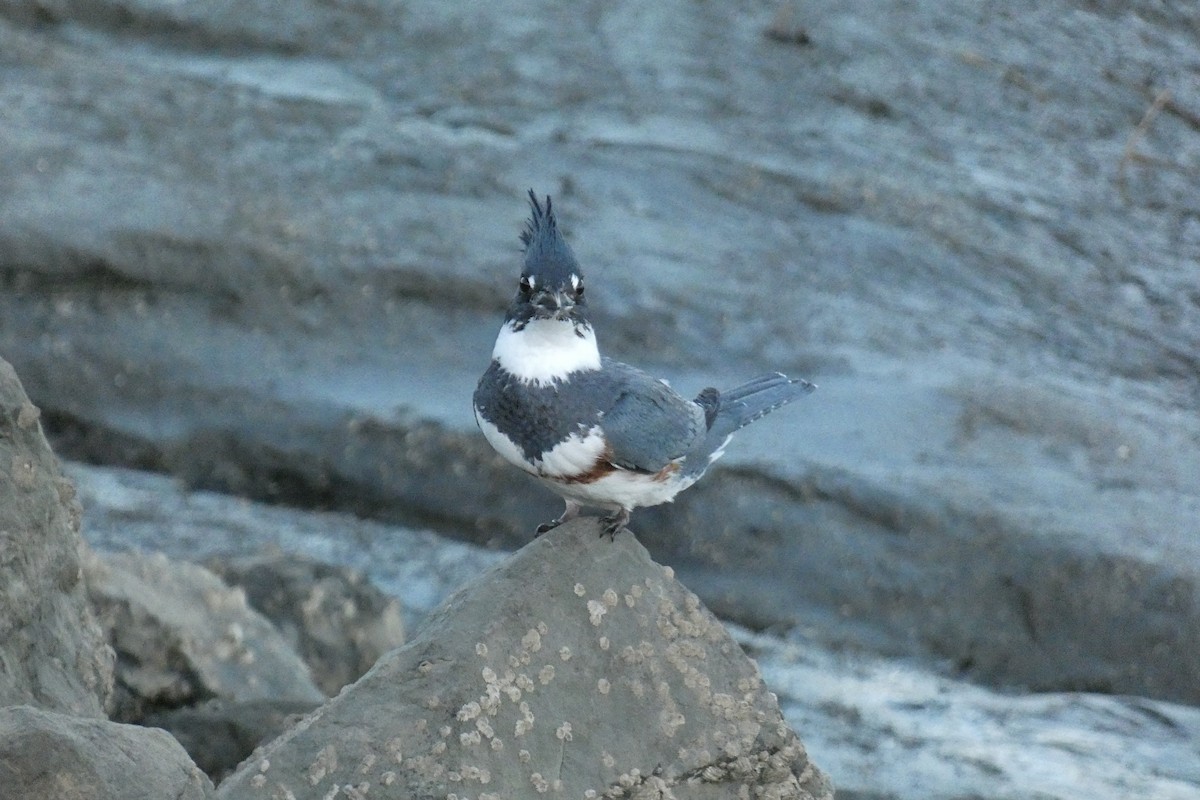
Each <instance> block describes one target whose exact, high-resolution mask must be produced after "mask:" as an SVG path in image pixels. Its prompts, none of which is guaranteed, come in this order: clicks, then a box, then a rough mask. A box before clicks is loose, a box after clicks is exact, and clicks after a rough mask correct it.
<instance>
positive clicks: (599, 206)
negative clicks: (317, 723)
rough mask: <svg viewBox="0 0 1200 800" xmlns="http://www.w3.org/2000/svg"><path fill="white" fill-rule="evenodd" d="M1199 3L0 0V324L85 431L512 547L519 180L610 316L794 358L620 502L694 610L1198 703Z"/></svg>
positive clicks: (722, 368) (1016, 679) (177, 461)
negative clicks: (698, 452)
mask: <svg viewBox="0 0 1200 800" xmlns="http://www.w3.org/2000/svg"><path fill="white" fill-rule="evenodd" d="M1194 6H1195V4H1194V3H1186V2H1176V3H1163V2H1160V1H1159V0H1131V1H1130V2H1125V3H1113V2H1094V3H1080V2H1078V1H1077V0H1018V1H1017V2H1014V3H1011V4H1007V5H1006V6H1005V7H1004V8H1002V9H1001V8H994V7H992V6H988V7H986V8H984V7H981V6H980V4H979V3H978V2H974V0H950V1H949V2H935V0H918V1H917V2H896V1H895V0H893V1H892V2H876V1H875V0H847V2H839V3H826V4H811V3H795V2H792V0H779V2H772V3H758V4H744V5H737V6H734V5H730V4H720V3H694V2H688V1H687V0H668V1H667V2H663V3H656V4H654V6H653V7H652V8H647V7H646V4H645V3H639V2H631V0H619V1H618V2H612V3H606V4H603V5H602V6H597V7H595V8H592V9H589V11H587V12H586V13H581V12H579V11H577V10H575V9H571V10H564V8H563V7H562V6H561V4H555V3H550V2H546V1H545V0H540V1H533V2H530V1H528V0H522V2H520V3H516V2H512V0H502V1H501V2H494V3H474V4H445V3H442V2H434V1H433V0H414V2H408V3H405V4H403V6H397V5H396V4H393V3H386V2H382V1H381V0H362V1H361V2H352V3H340V4H334V5H330V4H329V3H327V2H323V1H322V0H295V1H294V2H289V3H287V4H286V5H280V4H278V3H272V2H267V0H247V2H246V3H243V4H241V5H239V6H238V12H237V13H232V12H230V10H229V9H230V8H231V6H230V5H229V4H228V3H223V2H221V3H199V4H197V3H176V4H169V3H158V2H144V1H143V0H55V2H45V3H29V2H27V0H0V78H2V80H0V108H2V109H4V131H5V135H4V136H3V137H0V186H2V187H3V188H4V191H3V196H2V197H0V212H2V213H0V253H3V257H2V258H0V350H3V351H4V352H5V354H6V357H8V358H10V359H12V360H13V361H14V363H16V364H17V366H18V368H19V369H20V370H21V374H22V377H23V378H24V379H25V382H26V385H27V387H29V388H30V391H31V393H32V394H33V396H34V397H35V399H36V401H37V402H38V404H39V405H41V406H42V407H43V408H44V409H45V411H46V413H45V417H46V419H48V420H53V421H54V422H55V423H56V426H57V428H58V430H60V431H62V432H64V436H63V439H62V440H61V442H62V444H63V446H67V445H68V443H71V447H72V452H74V453H75V454H77V455H78V456H80V457H86V458H89V459H98V460H103V461H105V462H106V463H112V462H120V463H126V464H134V465H138V466H152V467H154V468H157V469H162V470H169V471H171V472H173V473H174V474H176V475H179V476H182V477H183V479H184V480H185V481H186V482H188V483H189V484H191V485H196V486H205V487H216V488H223V489H228V490H231V491H236V492H239V493H243V494H248V495H253V496H257V497H263V498H271V499H275V500H282V501H285V502H292V503H304V504H307V505H309V506H317V507H323V508H324V507H339V508H343V509H347V510H352V511H355V512H357V513H362V514H368V515H372V516H376V517H383V518H386V519H390V520H402V521H403V522H405V524H409V525H421V526H432V527H435V528H437V529H438V530H440V531H442V532H444V533H446V534H448V535H453V536H458V537H464V538H471V539H473V540H475V541H480V542H483V541H485V540H491V541H493V542H498V543H501V544H504V545H506V546H516V545H518V544H520V543H522V542H523V541H525V537H527V536H528V534H529V530H530V529H531V527H532V525H533V524H535V523H537V522H540V521H543V520H544V519H545V518H546V516H547V515H549V514H552V513H554V510H555V501H554V499H553V498H551V497H549V496H548V495H547V494H546V493H544V492H543V491H541V490H539V489H537V488H535V487H533V486H532V485H530V484H528V483H527V482H525V481H524V480H523V478H522V476H519V475H516V474H513V472H512V471H511V470H510V469H508V468H506V467H504V466H503V465H502V463H501V462H500V460H499V459H498V458H495V457H494V456H493V455H491V454H490V453H489V451H488V448H487V446H486V445H485V444H484V443H483V442H482V441H481V440H480V439H479V437H478V433H477V432H476V431H475V430H474V423H473V421H472V419H471V414H470V409H469V403H468V402H467V400H466V398H468V397H469V396H470V391H471V387H472V384H473V382H474V380H475V378H476V376H477V375H478V374H479V372H480V371H482V369H483V367H484V366H485V362H486V359H487V354H488V352H489V349H490V347H491V343H492V340H493V337H494V335H495V331H496V327H497V325H498V322H499V316H500V314H501V310H502V308H503V305H504V303H505V302H506V300H507V298H508V297H509V296H510V293H511V291H512V288H513V286H512V282H513V279H514V276H515V270H516V263H517V260H518V256H517V247H518V246H517V242H516V240H515V233H516V231H517V230H518V229H519V227H520V224H521V219H522V217H523V216H524V214H525V209H524V208H523V202H522V193H523V191H524V189H525V188H526V187H528V186H534V187H536V188H538V189H539V190H540V191H547V192H551V193H553V194H555V195H556V199H557V200H559V201H561V202H559V211H560V214H561V221H562V223H563V226H564V229H566V230H567V232H568V235H569V236H570V237H571V242H572V245H573V247H574V248H575V250H576V252H577V254H578V255H579V257H580V261H581V263H582V264H583V265H584V268H585V269H586V270H587V273H588V275H589V279H590V280H591V284H590V286H589V290H588V291H589V296H590V297H593V298H594V300H593V301H592V303H591V307H592V310H593V314H594V315H595V317H596V324H597V330H598V335H599V337H600V341H601V344H602V346H603V347H604V348H605V349H606V351H607V352H608V353H609V354H611V355H614V356H617V357H622V358H626V359H629V360H634V361H637V362H638V363H640V364H643V365H645V366H647V367H649V368H651V369H654V370H656V371H658V372H660V373H661V374H663V375H664V376H666V377H668V378H670V379H671V380H672V381H673V383H674V384H675V385H676V386H679V387H680V388H681V389H685V390H691V391H696V390H698V389H700V388H701V387H702V386H704V385H706V384H710V383H711V384H715V385H722V384H725V383H730V382H733V381H736V380H737V379H739V378H744V377H747V376H748V375H751V374H754V373H755V372H757V371H760V370H764V369H785V370H790V371H796V372H800V373H804V374H807V375H809V376H810V377H812V378H813V379H815V380H816V381H817V382H818V383H820V384H821V390H820V392H818V393H817V394H816V395H814V396H813V397H812V398H810V400H809V401H806V403H805V404H804V406H803V407H796V409H794V410H793V409H789V410H787V411H785V412H783V413H781V414H778V415H775V416H773V417H772V418H771V419H770V420H769V421H767V422H764V423H763V424H762V425H761V426H753V427H752V428H750V429H748V430H747V431H746V432H745V433H744V435H742V436H740V437H739V440H738V441H736V442H735V443H734V445H733V446H732V447H731V448H730V449H729V452H728V455H727V456H726V459H725V460H724V461H723V462H722V464H721V465H720V466H722V467H723V469H721V470H717V471H715V472H714V473H713V474H712V475H710V476H709V477H708V478H707V479H706V480H705V481H703V482H701V483H700V484H699V485H697V486H696V487H695V488H694V489H692V490H690V491H689V492H688V493H686V494H685V495H684V496H683V497H682V498H681V500H680V502H679V503H678V504H677V505H675V506H672V507H670V508H668V509H663V510H661V511H655V512H650V513H643V514H640V515H639V516H638V517H637V518H635V527H637V528H638V529H640V530H643V531H645V532H646V533H647V535H648V540H647V541H646V542H645V543H646V544H647V546H648V547H649V548H650V549H651V552H652V553H654V554H655V557H656V558H658V559H659V560H660V561H664V562H669V563H672V564H675V565H676V566H677V567H678V568H679V569H680V574H681V575H685V576H686V577H687V580H688V584H689V585H690V586H691V587H692V588H693V589H694V590H695V591H697V592H698V593H699V594H700V595H701V596H702V597H703V598H704V599H705V602H706V603H708V604H709V605H710V607H713V608H716V609H719V610H720V612H721V613H729V614H736V616H737V618H738V619H741V620H743V621H745V622H747V623H748V624H755V625H756V626H759V627H766V626H771V627H784V626H794V625H797V624H808V623H809V622H810V621H811V620H813V619H814V618H821V619H825V620H829V621H830V623H829V624H824V623H823V624H822V625H820V626H818V627H820V628H821V629H823V630H824V632H825V635H827V636H828V637H829V638H830V639H831V640H842V641H843V642H844V643H846V644H849V645H851V646H855V647H866V648H869V649H871V650H875V651H878V652H885V653H890V654H897V655H907V656H913V657H917V658H920V659H923V660H924V661H925V662H926V663H928V664H934V665H951V668H952V669H954V670H955V671H957V672H961V673H962V674H964V675H966V676H969V677H970V678H972V679H974V680H977V681H980V682H983V683H988V684H992V685H1012V684H1019V685H1024V686H1032V687H1036V688H1038V689H1046V690H1075V689H1102V690H1105V691H1112V692H1118V693H1138V694H1144V695H1150V696H1155V697H1159V698H1165V699H1176V700H1182V701H1186V702H1200V689H1197V687H1200V675H1198V674H1197V672H1196V669H1195V667H1194V665H1195V663H1196V660H1195V659H1194V658H1190V655H1191V654H1192V653H1194V652H1196V651H1197V650H1198V649H1200V629H1198V627H1197V624H1196V619H1197V616H1198V614H1197V610H1196V609H1197V607H1196V603H1195V601H1194V599H1193V598H1194V597H1195V595H1196V591H1197V586H1200V576H1198V570H1197V567H1196V564H1198V563H1200V537H1197V536H1196V535H1195V534H1196V524H1195V520H1196V519H1197V518H1200V489H1198V488H1197V487H1200V480H1198V479H1197V476H1198V475H1200V450H1198V448H1197V447H1196V446H1195V443H1196V442H1197V441H1200V420H1197V417H1196V414H1195V408H1196V405H1197V398H1198V397H1200V380H1198V378H1197V376H1198V375H1200V363H1198V360H1197V353H1200V317H1198V315H1197V308H1198V303H1200V293H1198V290H1197V285H1196V278H1195V271H1194V270H1192V269H1189V268H1188V267H1189V266H1190V265H1191V264H1193V263H1195V262H1196V260H1197V254H1198V253H1200V221H1198V220H1200V209H1198V207H1197V200H1196V198H1197V193H1196V191H1195V189H1196V184H1197V180H1196V176H1197V164H1200V124H1198V123H1197V120H1198V119H1200V92H1198V89H1197V84H1196V81H1195V76H1194V70H1193V69H1192V68H1191V66H1190V65H1193V64H1195V63H1196V62H1197V60H1198V59H1200V49H1198V48H1200V45H1198V42H1200V36H1198V35H1197V28H1198V26H1200V20H1198V18H1197V15H1196V12H1195V7H1194ZM548 31H549V32H552V35H548V34H547V32H548ZM1143 120H1144V124H1142V122H1143ZM760 427H761V431H759V430H757V429H758V428H760ZM447 476H454V477H453V479H448V477H447ZM714 509H718V510H719V511H720V513H719V514H718V513H714ZM814 554H820V557H817V558H814V557H813V555H814ZM830 563H835V564H838V565H839V568H838V569H828V568H826V567H827V565H828V564H830ZM964 578H966V579H965V580H964ZM1160 587H1162V590H1161V592H1160ZM1160 595H1162V596H1164V599H1163V600H1162V602H1161V603H1160V602H1158V598H1159V596H1160ZM981 597H982V598H986V602H976V599H977V598H981ZM834 621H837V622H834ZM842 623H844V624H842ZM980 631H987V632H988V635H984V636H981V635H979V632H980ZM1118 631H1119V632H1121V633H1119V634H1115V635H1109V633H1110V632H1118ZM993 633H994V634H995V635H992V634H993ZM1126 634H1128V635H1126ZM1014 653H1015V654H1018V655H1019V657H1016V658H1013V657H1010V656H1011V655H1012V654H1014Z"/></svg>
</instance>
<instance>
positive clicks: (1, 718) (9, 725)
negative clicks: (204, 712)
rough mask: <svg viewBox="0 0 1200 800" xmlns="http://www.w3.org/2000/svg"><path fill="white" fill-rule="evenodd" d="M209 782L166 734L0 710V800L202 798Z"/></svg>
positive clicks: (37, 712) (38, 712) (29, 708)
mask: <svg viewBox="0 0 1200 800" xmlns="http://www.w3.org/2000/svg"><path fill="white" fill-rule="evenodd" d="M212 793H213V787H212V783H211V782H210V781H209V780H208V778H207V777H205V776H204V773H202V772H201V771H200V770H199V769H197V768H196V765H195V764H193V763H192V762H191V760H189V759H188V756H187V753H185V752H184V751H183V748H182V747H180V746H179V743H178V742H176V741H175V740H174V739H172V738H171V736H170V734H168V733H166V732H165V731H160V730H155V729H154V728H142V727H138V726H136V725H122V724H120V723H117V722H109V721H107V720H99V719H86V718H82V717H69V716H66V715H63V714H57V713H54V712H49V711H43V710H41V709H37V708H33V707H32V706H12V707H9V708H0V796H2V797H4V800H48V799H49V798H55V800H166V799H167V798H171V800H204V798H210V797H212Z"/></svg>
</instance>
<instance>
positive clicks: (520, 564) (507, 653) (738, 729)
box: [219, 520, 832, 800]
mask: <svg viewBox="0 0 1200 800" xmlns="http://www.w3.org/2000/svg"><path fill="white" fill-rule="evenodd" d="M599 531H600V528H599V526H598V524H597V523H596V522H595V520H581V521H579V522H576V523H571V524H570V525H567V526H564V527H562V528H560V529H557V530H555V531H554V532H553V533H552V534H549V535H547V536H544V537H542V538H540V539H538V540H537V541H535V542H533V543H532V544H530V545H528V546H526V547H525V548H523V549H522V550H521V551H520V552H518V553H517V554H516V555H514V556H513V557H512V558H511V559H509V560H507V561H505V562H503V563H501V564H499V565H498V566H497V567H495V568H493V569H491V570H488V571H487V572H485V573H484V574H482V575H481V576H480V577H479V578H478V579H477V580H475V581H473V582H472V583H471V584H470V585H468V586H466V587H464V588H463V589H462V590H460V591H459V592H457V593H456V594H454V595H453V596H452V597H450V598H449V599H448V600H447V601H446V602H445V603H444V604H443V605H442V606H441V607H440V608H439V609H438V610H437V611H436V612H434V614H433V615H432V616H431V617H430V619H429V620H428V621H427V623H426V624H425V626H424V627H423V628H422V629H421V630H420V631H419V633H418V634H417V635H416V636H415V637H414V639H413V640H412V641H410V642H409V643H408V644H407V645H405V646H404V647H402V648H400V649H398V650H396V651H393V652H392V653H390V654H389V655H388V656H386V657H385V658H384V659H383V660H381V661H380V662H379V663H378V664H376V666H375V667H374V668H373V669H372V670H371V671H370V672H368V673H367V674H366V675H365V676H364V677H363V678H362V679H361V680H359V681H358V682H357V683H355V684H354V685H352V686H351V687H349V688H347V689H346V690H345V691H344V692H343V693H342V694H340V695H339V696H338V697H336V698H334V699H333V700H331V701H329V702H328V703H327V704H326V705H324V706H323V707H321V708H320V709H318V710H317V711H316V712H314V713H313V714H312V715H311V716H309V717H308V718H307V719H305V720H304V721H303V722H302V723H301V724H299V725H298V726H296V727H295V728H294V729H292V730H291V731H289V732H288V733H286V734H284V735H283V736H281V737H280V738H278V739H276V740H275V741H273V742H271V743H270V744H268V745H267V746H265V747H264V748H262V749H261V750H260V751H259V752H257V753H256V754H255V755H254V756H253V757H252V758H250V759H249V760H248V761H247V762H246V763H245V764H243V765H242V767H241V768H240V769H239V770H238V771H237V772H235V773H234V774H233V775H232V776H230V777H229V778H228V779H226V780H225V781H224V782H223V783H222V784H221V786H220V788H219V794H220V796H221V797H223V798H227V800H233V799H234V798H237V799H238V800H240V799H241V798H257V797H261V798H268V797H275V796H295V797H296V798H298V799H299V800H303V799H304V798H321V797H327V796H329V793H330V792H331V791H334V789H335V787H337V789H338V791H339V792H343V793H345V794H347V795H351V796H353V794H354V793H355V792H358V793H360V794H368V793H369V796H370V797H380V798H388V797H394V798H412V797H443V796H446V795H448V794H450V793H455V794H457V795H459V796H471V797H495V798H500V797H511V796H530V797H531V796H536V795H538V794H539V793H543V792H551V793H557V794H561V795H562V796H571V797H587V796H597V797H604V796H607V797H641V796H646V797H659V796H674V797H677V798H719V797H732V796H737V795H738V792H739V791H749V792H750V793H751V795H752V796H764V797H766V796H771V797H780V798H795V799H796V800H801V798H826V797H830V796H831V795H832V790H831V787H830V785H829V783H828V781H827V779H826V778H825V777H824V776H823V775H822V773H821V772H820V771H819V770H817V768H816V767H815V766H814V765H812V764H811V763H810V762H809V761H808V757H807V755H806V753H805V750H804V747H803V745H802V744H801V743H800V741H799V739H797V738H796V734H795V733H794V732H793V731H792V730H791V729H790V728H789V727H788V726H787V724H786V723H785V722H784V720H783V718H782V716H781V715H780V713H779V709H778V706H777V705H776V701H775V698H774V696H773V695H772V694H771V693H770V692H768V691H767V689H766V687H765V686H764V685H763V683H762V680H761V678H760V676H759V673H758V670H757V668H756V667H755V665H754V663H753V662H752V661H750V660H749V659H748V658H746V657H745V656H744V655H743V654H742V652H741V649H740V648H739V647H738V646H737V644H736V643H735V642H734V641H733V640H732V639H731V638H730V636H729V634H728V633H727V632H726V631H725V629H724V628H723V627H722V626H721V624H720V623H719V622H718V621H717V620H716V619H715V618H714V617H712V615H711V614H709V613H708V612H707V610H705V609H704V608H703V606H702V605H701V603H700V600H699V598H697V597H696V595H694V594H692V593H691V592H689V591H688V590H686V589H685V588H684V587H683V586H682V585H681V584H679V583H678V582H677V581H675V580H674V578H673V577H672V575H671V572H670V570H669V569H666V568H664V567H660V566H658V565H657V564H655V563H654V562H653V561H651V560H650V557H649V555H648V554H647V553H646V551H645V549H644V548H642V547H641V545H639V544H638V543H637V541H636V540H635V539H634V538H633V537H632V536H631V535H630V534H629V533H627V532H626V533H622V534H620V535H619V536H618V537H617V539H616V541H615V542H610V541H608V540H607V539H606V538H602V537H600V536H598V533H599ZM589 792H590V793H591V794H589Z"/></svg>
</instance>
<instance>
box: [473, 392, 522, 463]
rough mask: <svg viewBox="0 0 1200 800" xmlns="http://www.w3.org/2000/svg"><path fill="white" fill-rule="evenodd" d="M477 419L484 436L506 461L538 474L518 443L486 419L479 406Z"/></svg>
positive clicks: (476, 412) (476, 413)
mask: <svg viewBox="0 0 1200 800" xmlns="http://www.w3.org/2000/svg"><path fill="white" fill-rule="evenodd" d="M475 421H476V422H477V423H479V430H481V431H483V438H485V439H487V441H488V444H490V445H491V446H492V449H493V450H495V451H496V452H497V453H499V454H500V455H501V456H503V457H504V460H505V461H507V462H508V463H510V464H514V465H516V466H518V467H520V468H521V469H523V470H525V471H526V472H528V473H531V474H533V475H536V474H537V468H536V467H535V466H534V465H533V464H530V463H529V462H528V461H526V460H525V453H524V452H523V451H522V450H521V448H519V447H517V445H516V443H515V442H513V440H512V439H510V438H508V437H507V436H505V435H504V433H503V432H501V430H500V429H499V428H497V427H496V426H495V425H493V424H492V423H490V422H488V421H487V420H486V419H484V416H483V415H482V414H480V413H479V409H478V408H476V409H475Z"/></svg>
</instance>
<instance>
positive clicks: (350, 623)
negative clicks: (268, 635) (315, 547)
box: [205, 551, 404, 695]
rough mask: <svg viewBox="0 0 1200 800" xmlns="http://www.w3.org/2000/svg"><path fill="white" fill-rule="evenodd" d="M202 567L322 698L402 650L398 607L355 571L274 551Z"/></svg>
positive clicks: (209, 562)
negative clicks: (237, 592)
mask: <svg viewBox="0 0 1200 800" xmlns="http://www.w3.org/2000/svg"><path fill="white" fill-rule="evenodd" d="M205 566H207V567H208V568H209V569H211V570H212V571H213V572H214V573H216V574H217V575H219V576H220V577H221V578H222V579H223V580H224V581H225V582H226V583H228V584H229V585H230V586H236V587H238V588H239V589H241V590H242V591H244V592H245V593H246V599H247V601H248V602H249V603H250V607H251V608H253V609H254V610H255V611H258V612H259V613H260V614H263V615H264V616H265V617H266V618H267V619H269V620H271V622H272V623H273V624H274V625H275V627H276V628H278V629H279V631H280V633H282V634H283V635H284V638H285V639H287V641H288V642H289V643H290V644H291V646H292V647H293V648H294V649H295V650H296V652H297V653H299V654H300V657H301V658H303V659H304V662H305V663H306V664H308V667H309V669H310V670H312V675H313V680H315V681H316V683H317V686H319V687H320V688H321V690H322V691H323V692H325V694H327V695H335V694H337V693H338V691H340V690H341V688H342V687H343V686H345V685H346V684H348V683H353V682H354V681H356V680H358V679H359V678H360V677H362V674H363V673H364V672H366V671H367V670H369V669H370V668H371V667H372V666H374V664H375V662H376V661H377V660H378V659H379V657H380V656H381V655H383V654H384V653H386V652H387V651H389V650H392V649H394V648H397V647H399V646H400V645H402V644H404V620H403V618H402V617H401V614H400V601H398V600H397V599H396V598H394V597H388V596H387V595H386V594H384V593H383V592H381V591H380V590H379V589H377V588H376V587H375V586H374V585H373V584H372V583H371V582H370V581H369V580H367V578H366V576H365V575H363V574H362V573H361V572H359V571H357V570H353V569H349V568H347V567H341V566H336V565H333V564H325V563H322V562H320V561H317V560H315V559H312V558H308V557H306V556H302V555H295V554H290V553H283V552H281V551H274V552H267V553H261V554H259V555H254V556H243V557H232V558H212V559H209V560H208V561H207V562H206V564H205Z"/></svg>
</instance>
